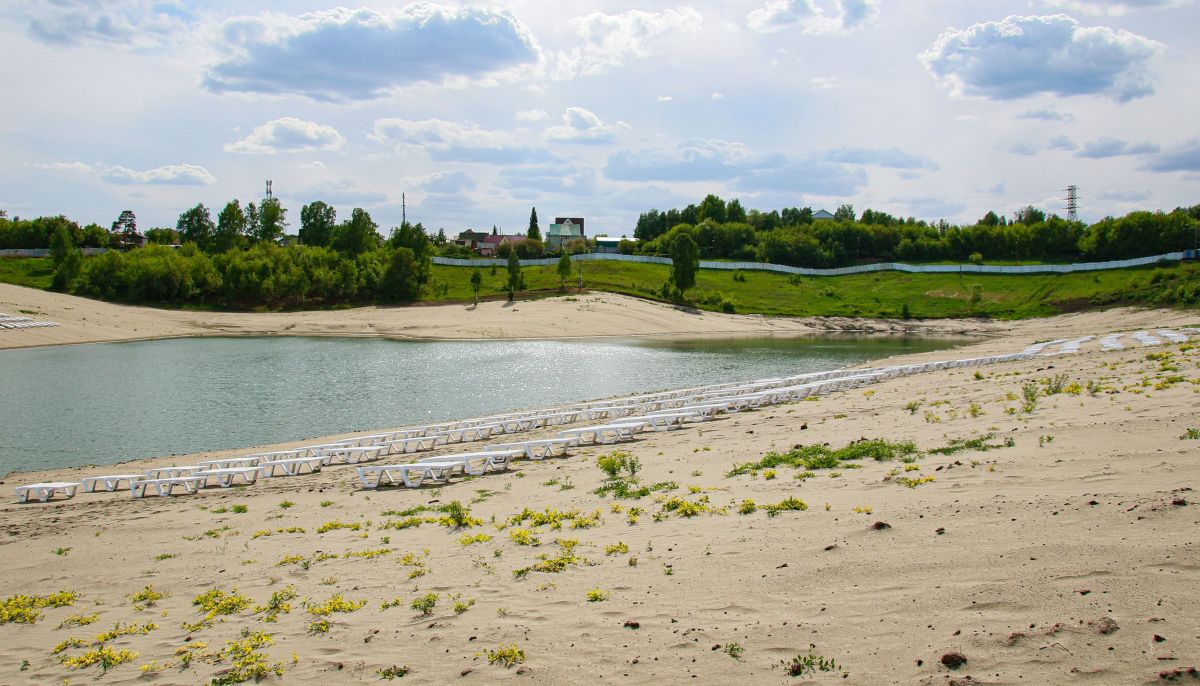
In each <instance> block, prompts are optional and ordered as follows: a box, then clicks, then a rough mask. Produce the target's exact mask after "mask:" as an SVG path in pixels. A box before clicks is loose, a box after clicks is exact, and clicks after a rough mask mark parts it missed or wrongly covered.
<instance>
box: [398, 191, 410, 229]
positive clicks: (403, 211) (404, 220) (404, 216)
mask: <svg viewBox="0 0 1200 686" xmlns="http://www.w3.org/2000/svg"><path fill="white" fill-rule="evenodd" d="M400 226H408V202H407V200H406V198H405V197H404V194H403V193H401V194H400Z"/></svg>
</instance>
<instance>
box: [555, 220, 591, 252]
mask: <svg viewBox="0 0 1200 686" xmlns="http://www.w3.org/2000/svg"><path fill="white" fill-rule="evenodd" d="M583 237H584V236H583V224H576V223H575V222H573V221H571V220H570V219H565V220H564V221H563V222H562V223H561V224H551V225H550V228H548V229H546V249H547V250H561V249H562V247H563V246H564V245H566V244H568V243H570V242H571V241H573V240H576V239H578V238H583Z"/></svg>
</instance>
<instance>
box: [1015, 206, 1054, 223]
mask: <svg viewBox="0 0 1200 686" xmlns="http://www.w3.org/2000/svg"><path fill="white" fill-rule="evenodd" d="M1044 221H1046V213H1045V212H1043V211H1041V210H1039V209H1038V208H1036V207H1034V206H1033V205H1026V206H1025V207H1022V208H1021V209H1019V210H1017V213H1016V214H1015V215H1013V222H1015V223H1017V224H1025V225H1026V226H1028V225H1030V224H1041V223H1042V222H1044Z"/></svg>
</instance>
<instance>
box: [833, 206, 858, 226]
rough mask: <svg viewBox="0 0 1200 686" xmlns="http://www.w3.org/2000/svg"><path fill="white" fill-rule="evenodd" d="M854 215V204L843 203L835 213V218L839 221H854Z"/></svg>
mask: <svg viewBox="0 0 1200 686" xmlns="http://www.w3.org/2000/svg"><path fill="white" fill-rule="evenodd" d="M854 216H855V215H854V205H842V206H841V207H839V208H837V212H834V213H833V218H834V219H835V220H837V221H839V222H852V221H854Z"/></svg>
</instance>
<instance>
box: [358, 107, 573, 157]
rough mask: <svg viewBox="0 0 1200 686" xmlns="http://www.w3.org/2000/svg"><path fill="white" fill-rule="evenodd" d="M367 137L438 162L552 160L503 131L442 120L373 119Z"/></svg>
mask: <svg viewBox="0 0 1200 686" xmlns="http://www.w3.org/2000/svg"><path fill="white" fill-rule="evenodd" d="M371 138H372V139H373V140H376V141H379V142H380V143H384V144H386V145H389V146H392V147H394V148H399V149H410V150H411V149H414V148H415V149H419V150H422V151H424V152H425V153H426V154H428V155H429V156H430V157H431V158H433V159H435V160H439V161H450V162H482V163H493V164H520V163H526V162H546V161H551V160H553V159H554V156H553V155H551V154H550V153H549V152H547V151H546V150H545V149H543V148H537V147H532V146H529V145H526V144H524V143H522V142H521V141H519V140H518V139H517V138H516V137H515V136H514V135H513V134H510V133H507V132H505V131H492V130H488V129H483V128H480V127H479V126H477V125H475V124H463V123H459V122H452V121H445V120H442V119H425V120H423V121H410V120H408V119H399V118H391V119H376V120H375V126H374V133H373V134H372V135H371Z"/></svg>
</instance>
